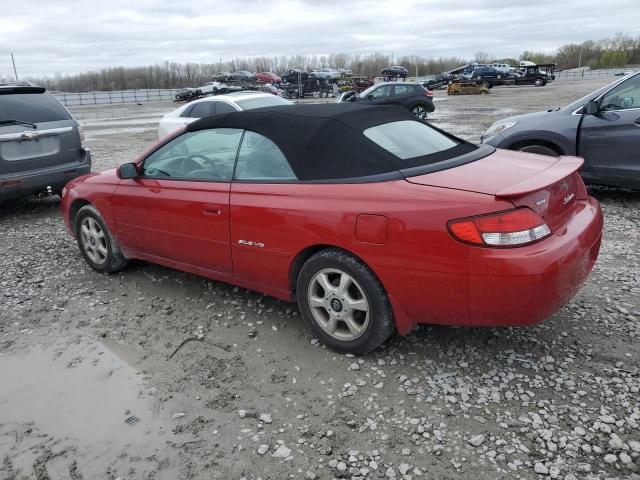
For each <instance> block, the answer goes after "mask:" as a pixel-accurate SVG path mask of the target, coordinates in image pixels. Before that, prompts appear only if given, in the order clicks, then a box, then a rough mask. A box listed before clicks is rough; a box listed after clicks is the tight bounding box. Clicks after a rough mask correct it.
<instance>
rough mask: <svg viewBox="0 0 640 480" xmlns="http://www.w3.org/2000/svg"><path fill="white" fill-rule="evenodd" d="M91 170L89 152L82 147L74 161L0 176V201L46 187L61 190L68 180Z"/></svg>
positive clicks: (24, 195) (19, 196)
mask: <svg viewBox="0 0 640 480" xmlns="http://www.w3.org/2000/svg"><path fill="white" fill-rule="evenodd" d="M90 171H91V152H90V151H89V150H85V149H82V150H81V153H80V157H78V159H77V160H76V161H75V162H71V163H65V164H62V165H55V166H52V167H47V168H42V169H39V170H30V171H28V172H20V173H16V174H9V175H3V176H0V202H2V201H4V200H12V199H16V198H21V197H28V196H30V195H35V194H36V193H39V192H41V191H42V190H44V189H45V188H47V187H51V189H52V190H54V191H55V190H61V189H62V187H64V186H65V185H66V184H67V183H68V182H69V181H71V180H73V179H74V178H77V177H79V176H81V175H84V174H86V173H89V172H90Z"/></svg>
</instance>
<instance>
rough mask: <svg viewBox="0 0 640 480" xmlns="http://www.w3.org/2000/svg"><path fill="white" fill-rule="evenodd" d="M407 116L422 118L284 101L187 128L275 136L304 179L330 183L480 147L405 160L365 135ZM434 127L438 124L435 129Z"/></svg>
mask: <svg viewBox="0 0 640 480" xmlns="http://www.w3.org/2000/svg"><path fill="white" fill-rule="evenodd" d="M402 120H412V121H418V120H417V119H416V117H414V116H413V115H412V114H411V113H409V111H408V110H407V109H406V108H404V107H400V106H371V105H362V104H358V103H344V104H307V105H300V104H298V105H283V106H278V107H265V108H257V109H254V110H247V111H242V112H234V113H227V114H223V115H216V116H213V117H207V118H202V119H200V120H197V121H195V122H193V123H191V124H189V125H188V126H187V131H190V132H193V131H198V130H204V129H209V128H238V129H244V130H250V131H254V132H256V133H259V134H262V135H264V136H266V137H267V138H269V139H271V140H272V141H273V142H274V143H275V144H276V145H277V146H278V147H279V148H280V150H281V151H282V153H283V154H284V155H285V157H286V158H287V160H288V161H289V164H290V165H291V168H292V170H293V171H294V173H295V174H296V176H297V177H298V179H299V180H302V181H323V180H327V181H331V180H335V179H360V178H363V177H369V178H368V179H367V181H371V180H374V179H372V178H370V177H372V176H382V177H384V178H380V179H381V180H382V179H384V180H386V179H390V178H403V176H404V175H403V174H402V173H401V171H402V170H404V169H412V168H414V167H420V166H424V165H430V164H433V163H435V162H440V161H443V160H448V159H451V158H453V157H458V156H460V155H464V154H467V153H469V152H472V151H473V150H476V149H477V146H475V145H473V144H470V143H467V142H465V141H463V140H460V139H458V138H456V137H453V136H452V135H449V134H447V133H445V132H442V133H443V134H444V135H447V136H449V137H451V138H453V139H455V140H457V141H458V142H459V145H457V146H456V147H454V148H451V149H449V150H445V151H443V152H438V153H435V154H432V155H426V156H422V157H415V158H411V159H405V160H400V159H399V158H398V157H396V156H395V155H393V154H391V153H390V152H388V151H387V150H385V149H383V148H382V147H380V146H378V145H377V144H376V143H374V142H373V141H371V140H369V139H368V138H367V137H366V136H364V135H363V133H362V132H363V131H364V130H366V129H367V128H370V127H373V126H376V125H381V124H384V123H389V122H396V121H402ZM432 128H433V127H432Z"/></svg>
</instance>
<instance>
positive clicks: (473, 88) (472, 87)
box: [447, 82, 491, 95]
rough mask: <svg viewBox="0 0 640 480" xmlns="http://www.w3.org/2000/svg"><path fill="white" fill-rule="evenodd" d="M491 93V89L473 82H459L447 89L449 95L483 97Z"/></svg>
mask: <svg viewBox="0 0 640 480" xmlns="http://www.w3.org/2000/svg"><path fill="white" fill-rule="evenodd" d="M487 93H491V90H490V89H489V87H486V86H484V85H478V84H477V83H473V82H457V83H452V84H451V85H449V86H448V87H447V95H481V94H487Z"/></svg>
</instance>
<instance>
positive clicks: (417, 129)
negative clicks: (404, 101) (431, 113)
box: [363, 120, 461, 166]
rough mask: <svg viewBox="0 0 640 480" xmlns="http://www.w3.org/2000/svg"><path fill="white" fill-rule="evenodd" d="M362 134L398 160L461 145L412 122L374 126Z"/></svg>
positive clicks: (405, 121) (429, 128)
mask: <svg viewBox="0 0 640 480" xmlns="http://www.w3.org/2000/svg"><path fill="white" fill-rule="evenodd" d="M363 133H364V135H365V137H367V138H368V139H369V140H371V141H372V142H374V143H376V144H377V145H378V146H380V147H382V148H384V149H385V150H386V151H387V152H389V153H391V154H392V155H394V156H395V157H397V158H399V159H400V160H407V159H411V158H416V157H423V156H426V155H433V154H434V153H439V152H443V151H445V150H449V149H451V148H454V147H456V146H458V145H460V143H461V142H460V141H457V140H454V139H453V138H451V137H448V136H447V135H444V134H443V133H441V132H439V131H438V130H435V129H433V128H431V127H429V126H428V125H425V124H424V123H421V122H417V121H414V120H401V121H398V122H390V123H384V124H382V125H376V126H375V127H370V128H367V129H366V130H364V132H363ZM407 166H409V165H407ZM411 166H413V165H411Z"/></svg>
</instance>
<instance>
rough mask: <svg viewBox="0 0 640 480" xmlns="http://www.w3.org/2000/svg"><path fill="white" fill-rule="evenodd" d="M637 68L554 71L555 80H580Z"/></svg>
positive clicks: (632, 71) (631, 70)
mask: <svg viewBox="0 0 640 480" xmlns="http://www.w3.org/2000/svg"><path fill="white" fill-rule="evenodd" d="M637 71H638V69H637V68H600V69H598V70H579V71H576V70H570V71H566V72H556V73H555V75H556V80H582V79H587V78H597V77H614V76H615V75H616V74H620V73H628V72H631V73H635V72H637Z"/></svg>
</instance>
